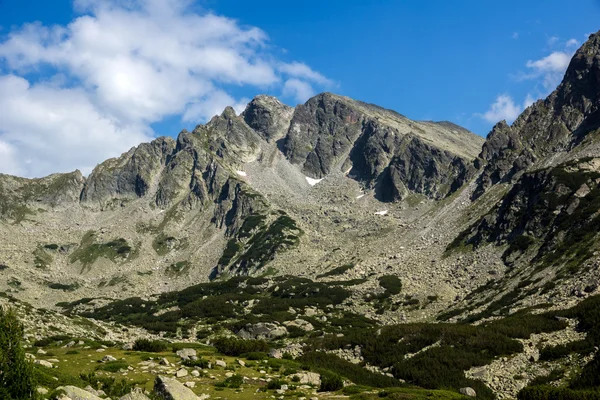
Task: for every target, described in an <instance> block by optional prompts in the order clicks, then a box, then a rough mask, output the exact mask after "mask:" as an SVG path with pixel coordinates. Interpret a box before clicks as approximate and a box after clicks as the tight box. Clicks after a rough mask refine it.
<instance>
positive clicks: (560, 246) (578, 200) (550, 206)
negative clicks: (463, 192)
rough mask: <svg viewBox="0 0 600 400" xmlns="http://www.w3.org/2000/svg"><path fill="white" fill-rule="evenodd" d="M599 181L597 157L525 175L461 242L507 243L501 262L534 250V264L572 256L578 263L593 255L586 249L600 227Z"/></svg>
mask: <svg viewBox="0 0 600 400" xmlns="http://www.w3.org/2000/svg"><path fill="white" fill-rule="evenodd" d="M599 182H600V159H597V158H590V159H584V160H578V161H571V162H568V163H566V164H561V165H559V166H557V167H551V168H546V169H542V170H537V171H532V172H525V173H523V174H522V175H521V177H520V178H519V179H518V181H517V182H516V184H515V185H514V186H513V187H512V188H511V189H510V191H509V192H508V193H507V194H506V195H505V196H504V198H503V199H502V201H501V202H500V203H499V204H498V205H497V206H496V207H494V208H493V209H492V210H490V212H488V213H487V214H486V215H485V216H484V217H482V218H481V219H480V220H479V221H478V222H477V223H476V224H475V225H473V226H472V227H471V228H470V229H469V230H467V231H465V232H464V233H463V237H464V239H463V240H464V242H465V243H470V244H473V245H475V246H480V245H482V244H486V243H489V242H493V243H496V244H498V245H503V244H509V245H510V246H509V247H508V248H507V249H506V251H505V252H504V260H505V262H512V258H514V256H515V255H517V256H518V255H519V254H520V253H523V252H524V251H525V250H527V249H528V248H530V247H535V248H537V249H538V250H537V255H536V256H535V258H534V261H540V262H544V263H545V264H546V265H547V264H548V263H553V262H558V261H560V260H562V261H567V260H569V259H570V258H571V257H576V259H577V260H578V262H582V261H584V260H585V259H587V258H590V257H591V256H592V253H591V251H588V250H587V247H590V246H591V245H592V243H593V242H594V240H595V235H596V234H597V231H598V229H597V227H598V226H599V225H598V224H599V223H600V219H599V218H598V216H597V215H596V212H597V210H598V207H599V206H600V202H599V201H598V198H600V184H599ZM584 250H585V251H584ZM511 256H512V257H511Z"/></svg>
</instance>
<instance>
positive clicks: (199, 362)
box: [183, 358, 209, 369]
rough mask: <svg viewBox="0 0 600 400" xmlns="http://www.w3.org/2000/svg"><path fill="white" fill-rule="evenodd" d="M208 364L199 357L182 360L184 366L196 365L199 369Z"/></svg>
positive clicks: (206, 366)
mask: <svg viewBox="0 0 600 400" xmlns="http://www.w3.org/2000/svg"><path fill="white" fill-rule="evenodd" d="M208 364H209V362H208V361H207V360H205V359H203V358H199V359H197V360H191V359H187V360H183V365H185V366H186V367H198V368H201V369H206V368H208Z"/></svg>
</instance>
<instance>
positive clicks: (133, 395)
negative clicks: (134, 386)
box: [119, 390, 150, 400]
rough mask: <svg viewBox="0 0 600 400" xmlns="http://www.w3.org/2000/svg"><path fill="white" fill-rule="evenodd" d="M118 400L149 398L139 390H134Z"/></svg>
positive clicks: (147, 399) (144, 399)
mask: <svg viewBox="0 0 600 400" xmlns="http://www.w3.org/2000/svg"><path fill="white" fill-rule="evenodd" d="M119 400H150V398H149V397H148V396H146V395H145V394H144V393H142V392H141V390H134V391H133V392H131V393H129V394H126V395H125V396H123V397H121V398H120V399H119Z"/></svg>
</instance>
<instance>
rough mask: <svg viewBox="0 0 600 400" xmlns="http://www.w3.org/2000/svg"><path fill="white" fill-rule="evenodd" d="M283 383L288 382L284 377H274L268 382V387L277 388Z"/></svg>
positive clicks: (270, 388)
mask: <svg viewBox="0 0 600 400" xmlns="http://www.w3.org/2000/svg"><path fill="white" fill-rule="evenodd" d="M281 385H287V382H286V381H284V380H282V379H273V380H271V381H269V383H267V389H269V390H277V389H279V388H281Z"/></svg>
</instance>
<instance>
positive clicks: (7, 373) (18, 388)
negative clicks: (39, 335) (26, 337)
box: [0, 307, 38, 400]
mask: <svg viewBox="0 0 600 400" xmlns="http://www.w3.org/2000/svg"><path fill="white" fill-rule="evenodd" d="M22 338H23V325H22V324H21V322H20V321H19V320H18V318H17V316H16V314H15V312H14V311H13V310H11V309H5V308H2V307H0V398H2V399H7V400H29V399H34V400H35V399H37V398H38V395H37V391H36V380H35V376H34V370H33V364H32V363H31V362H29V361H27V360H26V358H25V351H24V350H23V347H22V346H21V339H22Z"/></svg>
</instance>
